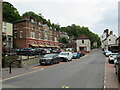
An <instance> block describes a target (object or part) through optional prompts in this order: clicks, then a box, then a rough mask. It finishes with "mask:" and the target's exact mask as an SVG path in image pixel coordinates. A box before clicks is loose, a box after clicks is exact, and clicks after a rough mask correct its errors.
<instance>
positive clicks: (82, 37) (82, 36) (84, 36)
mask: <svg viewBox="0 0 120 90" xmlns="http://www.w3.org/2000/svg"><path fill="white" fill-rule="evenodd" d="M78 39H89V37H87V36H86V35H84V34H83V35H81V36H80V37H78Z"/></svg>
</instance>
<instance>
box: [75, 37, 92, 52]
mask: <svg viewBox="0 0 120 90" xmlns="http://www.w3.org/2000/svg"><path fill="white" fill-rule="evenodd" d="M76 47H77V48H76V49H77V51H83V52H88V53H89V52H90V50H91V41H90V39H89V38H88V37H87V36H85V35H81V36H80V37H79V38H78V39H77V40H76Z"/></svg>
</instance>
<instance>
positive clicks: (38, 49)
mask: <svg viewBox="0 0 120 90" xmlns="http://www.w3.org/2000/svg"><path fill="white" fill-rule="evenodd" d="M34 49H35V52H36V55H40V54H41V50H42V49H41V48H34Z"/></svg>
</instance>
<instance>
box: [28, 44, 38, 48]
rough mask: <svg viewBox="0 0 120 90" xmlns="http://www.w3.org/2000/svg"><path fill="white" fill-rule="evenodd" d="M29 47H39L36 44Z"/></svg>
mask: <svg viewBox="0 0 120 90" xmlns="http://www.w3.org/2000/svg"><path fill="white" fill-rule="evenodd" d="M30 45H32V46H33V47H39V46H38V45H37V44H30Z"/></svg>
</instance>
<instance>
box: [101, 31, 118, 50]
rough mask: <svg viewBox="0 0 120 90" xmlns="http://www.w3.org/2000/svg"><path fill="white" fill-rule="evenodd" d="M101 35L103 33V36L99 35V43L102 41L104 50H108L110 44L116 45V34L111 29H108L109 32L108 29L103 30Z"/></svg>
mask: <svg viewBox="0 0 120 90" xmlns="http://www.w3.org/2000/svg"><path fill="white" fill-rule="evenodd" d="M103 35H105V37H103V36H102V37H101V43H102V46H101V47H102V49H104V50H110V48H111V47H112V46H116V45H117V43H116V39H117V36H116V35H114V34H113V31H110V33H109V30H108V29H107V30H105V31H104V33H103Z"/></svg>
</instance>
